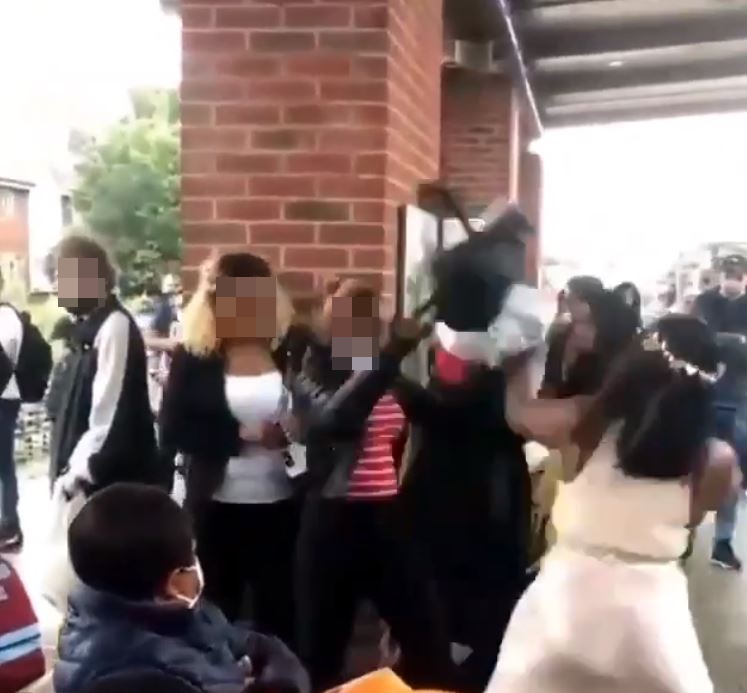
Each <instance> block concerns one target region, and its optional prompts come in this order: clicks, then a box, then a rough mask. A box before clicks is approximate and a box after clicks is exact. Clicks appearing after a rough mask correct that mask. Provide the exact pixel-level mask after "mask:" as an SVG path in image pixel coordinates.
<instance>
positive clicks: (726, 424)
mask: <svg viewBox="0 0 747 693" xmlns="http://www.w3.org/2000/svg"><path fill="white" fill-rule="evenodd" d="M746 411H747V402H744V401H731V400H721V401H717V403H716V415H715V424H716V437H717V438H721V439H722V440H725V441H727V442H728V443H730V444H731V445H733V446H734V450H735V452H736V453H737V456H738V457H739V462H740V466H741V467H742V469H743V470H744V467H745V457H746V456H747V440H745V435H746V434H747V430H746V428H745V412H746ZM738 508H739V494H734V495H733V496H732V497H731V498H728V499H727V500H726V501H725V502H724V503H723V504H722V505H721V507H720V508H719V509H718V510H717V511H716V527H715V533H714V542H721V541H732V539H733V538H734V533H735V532H736V529H737V516H738Z"/></svg>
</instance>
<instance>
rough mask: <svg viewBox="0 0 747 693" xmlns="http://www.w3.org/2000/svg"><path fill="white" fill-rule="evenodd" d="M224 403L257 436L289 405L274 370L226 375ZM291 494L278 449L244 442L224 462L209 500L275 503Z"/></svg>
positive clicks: (282, 458) (279, 376) (276, 372)
mask: <svg viewBox="0 0 747 693" xmlns="http://www.w3.org/2000/svg"><path fill="white" fill-rule="evenodd" d="M225 387H226V400H227V401H228V407H229V409H230V410H231V413H232V414H233V416H234V417H235V418H236V419H237V420H238V421H239V422H240V423H241V425H242V426H244V427H245V428H247V429H248V430H249V431H251V432H252V433H254V434H256V435H257V436H259V434H260V432H261V427H262V424H263V423H265V422H266V421H277V419H278V417H279V415H280V414H282V413H283V410H284V409H286V408H287V407H289V406H290V403H289V401H288V395H287V392H286V390H285V386H284V385H283V378H282V375H281V374H280V373H279V372H278V371H271V372H269V373H263V374H262V375H250V376H235V375H228V376H226V385H225ZM292 495H293V487H292V486H291V482H290V479H289V477H288V474H287V472H286V467H285V457H284V455H283V451H282V450H268V449H267V448H264V447H262V446H261V445H260V444H259V443H244V445H243V449H242V451H241V454H240V455H239V456H238V457H232V458H231V459H230V460H229V461H228V467H227V468H226V475H225V478H224V480H223V483H222V484H221V486H220V488H219V489H218V490H217V491H216V492H215V494H214V495H213V500H216V501H219V502H221V503H241V504H244V503H247V504H248V503H276V502H278V501H281V500H286V499H287V498H290V497H291V496H292Z"/></svg>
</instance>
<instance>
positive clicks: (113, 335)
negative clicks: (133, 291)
mask: <svg viewBox="0 0 747 693" xmlns="http://www.w3.org/2000/svg"><path fill="white" fill-rule="evenodd" d="M129 344H130V321H129V320H128V319H127V316H126V315H125V314H124V313H120V312H119V311H116V312H114V313H112V314H111V315H110V316H109V317H108V318H107V319H106V320H105V321H104V324H103V325H102V326H101V329H100V330H99V333H98V335H96V341H95V342H94V348H95V349H96V351H97V357H96V375H95V376H94V379H93V392H92V396H91V413H90V415H89V417H88V430H87V431H86V432H85V433H84V434H83V436H82V437H81V439H80V440H79V441H78V444H77V445H76V446H75V449H74V450H73V453H72V455H71V456H70V473H71V474H73V475H74V476H76V477H79V478H83V479H88V480H89V481H90V480H91V473H90V470H89V466H88V461H89V460H90V458H91V456H92V455H95V454H96V453H97V452H99V451H100V450H101V448H102V447H104V443H105V442H106V439H107V437H108V435H109V431H110V429H111V427H112V423H113V422H114V415H115V414H116V412H117V406H118V405H119V400H120V397H121V395H122V384H123V382H124V377H125V371H126V370H127V352H128V349H129Z"/></svg>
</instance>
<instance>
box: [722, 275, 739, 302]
mask: <svg viewBox="0 0 747 693" xmlns="http://www.w3.org/2000/svg"><path fill="white" fill-rule="evenodd" d="M721 291H722V292H723V294H724V296H728V297H729V298H736V297H737V296H741V294H742V292H743V291H744V284H743V283H742V281H740V280H739V279H724V281H723V282H722V284H721Z"/></svg>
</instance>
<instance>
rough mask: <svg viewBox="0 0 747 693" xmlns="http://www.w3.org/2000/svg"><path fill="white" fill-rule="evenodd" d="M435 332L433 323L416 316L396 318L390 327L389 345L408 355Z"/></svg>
mask: <svg viewBox="0 0 747 693" xmlns="http://www.w3.org/2000/svg"><path fill="white" fill-rule="evenodd" d="M431 332H433V325H431V324H430V323H427V322H420V321H419V320H417V319H416V318H395V319H394V320H392V322H391V324H390V328H389V346H390V348H393V349H394V350H395V351H397V352H398V353H400V354H403V355H407V354H409V353H410V352H411V351H412V350H413V349H415V348H416V347H417V346H418V344H420V342H421V341H422V340H423V339H425V338H426V337H428V336H429V335H430V334H431Z"/></svg>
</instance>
